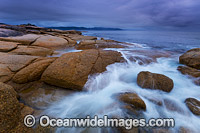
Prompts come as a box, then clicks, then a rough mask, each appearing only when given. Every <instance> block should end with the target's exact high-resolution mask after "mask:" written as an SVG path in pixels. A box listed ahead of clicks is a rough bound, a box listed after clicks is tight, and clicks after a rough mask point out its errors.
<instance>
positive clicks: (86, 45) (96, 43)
mask: <svg viewBox="0 0 200 133" xmlns="http://www.w3.org/2000/svg"><path fill="white" fill-rule="evenodd" d="M124 47H125V46H123V45H121V44H120V43H117V42H114V41H113V42H106V41H105V40H83V41H81V42H80V43H79V44H78V45H77V46H76V48H77V49H81V50H84V49H100V48H124Z"/></svg>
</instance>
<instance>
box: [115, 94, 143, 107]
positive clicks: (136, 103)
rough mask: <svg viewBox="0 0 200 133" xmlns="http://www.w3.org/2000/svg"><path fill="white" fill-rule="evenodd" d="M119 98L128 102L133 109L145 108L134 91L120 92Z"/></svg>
mask: <svg viewBox="0 0 200 133" xmlns="http://www.w3.org/2000/svg"><path fill="white" fill-rule="evenodd" d="M119 100H120V101H122V102H123V103H126V104H130V105H131V106H132V107H133V108H134V109H137V110H146V104H145V103H144V101H143V100H142V99H141V98H140V97H139V96H138V95H137V94H136V93H128V92H127V93H122V94H120V95H119Z"/></svg>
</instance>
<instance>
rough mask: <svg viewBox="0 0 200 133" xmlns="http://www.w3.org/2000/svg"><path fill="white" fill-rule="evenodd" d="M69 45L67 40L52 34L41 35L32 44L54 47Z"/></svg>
mask: <svg viewBox="0 0 200 133" xmlns="http://www.w3.org/2000/svg"><path fill="white" fill-rule="evenodd" d="M67 45H68V41H67V40H65V39H63V38H60V37H56V36H51V35H47V36H41V37H40V38H38V39H37V40H36V41H35V42H34V43H32V46H40V47H46V48H52V49H60V48H65V47H67Z"/></svg>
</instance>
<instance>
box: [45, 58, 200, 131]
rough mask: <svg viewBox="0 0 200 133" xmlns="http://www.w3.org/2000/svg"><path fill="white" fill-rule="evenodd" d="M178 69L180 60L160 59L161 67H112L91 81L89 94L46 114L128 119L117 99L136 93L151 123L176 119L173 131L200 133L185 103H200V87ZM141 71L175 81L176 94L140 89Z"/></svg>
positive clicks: (67, 100)
mask: <svg viewBox="0 0 200 133" xmlns="http://www.w3.org/2000/svg"><path fill="white" fill-rule="evenodd" d="M129 62H130V61H129ZM178 65H179V64H178V62H177V58H176V59H169V58H160V59H159V60H158V62H157V63H152V64H149V65H139V64H137V63H135V62H130V63H116V64H112V65H110V66H108V67H107V71H106V72H104V73H101V74H99V75H95V76H91V77H89V80H88V82H87V83H86V85H85V87H86V89H87V90H88V91H87V92H79V93H76V94H73V95H71V96H68V97H66V98H64V99H62V100H61V101H59V102H57V103H55V104H53V105H52V106H51V107H49V109H48V110H46V113H47V114H49V115H51V116H53V117H55V118H85V117H86V116H87V115H90V116H91V117H93V116H94V115H98V116H99V117H102V116H103V115H108V116H119V117H124V114H123V111H122V110H121V108H120V107H119V106H118V105H117V104H116V99H114V98H113V96H114V95H115V94H118V93H121V92H136V93H137V94H138V95H139V96H140V97H141V98H142V99H143V100H144V101H145V103H146V106H147V110H146V111H145V112H144V116H145V118H146V119H147V120H148V119H150V118H160V117H161V118H174V119H175V124H176V127H175V128H172V130H173V131H174V132H176V131H178V129H179V128H180V127H182V126H183V127H187V128H189V129H192V130H193V131H194V132H198V131H200V122H199V121H200V120H199V117H198V116H195V115H193V114H192V113H191V112H190V111H189V109H188V108H187V107H186V105H185V103H184V101H185V99H186V98H189V97H193V98H197V99H200V92H199V87H198V86H196V85H194V84H193V82H192V81H191V80H190V79H188V77H187V76H184V75H182V74H181V73H179V72H178V71H177V66H178ZM140 71H150V72H153V73H160V74H164V75H166V76H168V77H170V78H171V79H172V80H173V81H174V88H173V90H172V91H171V92H170V93H166V92H162V91H158V90H149V89H142V88H140V87H139V86H138V85H137V82H136V79H137V74H138V73H139V72H140ZM149 99H155V100H158V101H161V102H163V106H158V105H157V104H155V103H153V102H151V100H149ZM165 101H170V105H171V106H173V108H175V109H174V110H170V109H168V108H167V104H166V105H165V104H164V103H165ZM101 130H102V129H100V128H99V129H98V128H96V129H94V128H90V129H84V128H58V129H57V132H62V131H64V132H82V131H86V132H94V131H95V132H101ZM104 130H105V129H104ZM109 130H110V129H108V131H109ZM109 132H111V131H109Z"/></svg>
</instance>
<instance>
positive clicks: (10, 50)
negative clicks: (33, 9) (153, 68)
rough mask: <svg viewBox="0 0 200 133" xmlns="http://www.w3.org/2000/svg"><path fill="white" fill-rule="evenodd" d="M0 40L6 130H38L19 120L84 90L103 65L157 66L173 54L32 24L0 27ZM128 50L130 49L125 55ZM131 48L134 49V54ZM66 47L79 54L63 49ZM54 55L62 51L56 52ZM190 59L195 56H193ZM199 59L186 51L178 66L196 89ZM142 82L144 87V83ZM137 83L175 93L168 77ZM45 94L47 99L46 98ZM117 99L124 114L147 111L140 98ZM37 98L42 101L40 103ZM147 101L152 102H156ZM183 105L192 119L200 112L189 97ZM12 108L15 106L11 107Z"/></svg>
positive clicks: (198, 53) (143, 78) (199, 76)
mask: <svg viewBox="0 0 200 133" xmlns="http://www.w3.org/2000/svg"><path fill="white" fill-rule="evenodd" d="M12 35H13V36H12ZM16 35H17V36H16ZM0 36H6V37H0V69H1V74H0V82H2V83H1V84H0V88H1V90H2V92H3V93H2V94H1V95H2V96H6V97H9V98H8V99H7V101H5V104H4V106H5V108H6V109H7V110H5V112H4V114H3V115H5V114H6V113H7V114H10V115H12V117H13V118H15V119H14V120H15V121H16V122H17V123H14V124H13V123H12V121H13V120H10V119H8V118H6V117H3V115H1V116H0V117H2V118H3V120H4V121H6V124H7V123H9V125H8V128H7V129H6V128H3V127H2V128H3V129H4V130H5V131H7V130H8V131H18V130H19V129H20V130H21V131H31V132H32V131H33V130H36V131H37V130H40V129H32V128H31V129H29V128H27V127H25V126H24V125H23V124H22V123H21V120H22V119H23V117H24V116H25V115H27V114H33V115H39V114H40V113H41V112H42V111H44V110H45V109H46V108H47V107H48V106H49V105H50V104H49V103H51V102H56V101H59V100H60V99H61V98H63V97H66V96H68V95H70V94H73V93H77V92H82V91H85V90H84V87H85V85H86V83H88V79H89V78H88V77H90V76H92V75H97V74H100V73H103V72H105V71H107V66H109V65H111V64H115V63H116V64H120V63H124V62H128V61H127V59H128V60H129V61H131V62H132V63H137V64H139V65H141V66H146V65H148V64H151V63H155V62H157V59H158V58H161V57H163V58H169V57H172V56H173V55H175V54H176V53H173V52H168V51H162V50H161V51H159V50H151V49H150V50H149V49H148V50H146V49H142V48H141V49H137V48H138V46H137V45H134V44H131V43H125V42H119V41H115V40H106V39H104V38H100V39H97V37H93V36H83V35H82V33H81V32H80V31H75V30H67V31H66V30H55V29H48V28H42V27H37V26H34V25H19V26H13V25H5V24H3V25H2V24H0ZM130 47H131V48H132V49H130V50H129V48H130ZM134 47H135V48H136V49H133V48H134ZM70 48H71V49H74V50H75V51H76V50H77V52H71V51H69V52H66V51H64V50H63V49H66V50H67V49H70ZM126 48H127V49H126ZM104 49H122V51H123V49H125V50H124V51H128V52H127V53H129V54H126V55H122V53H120V52H119V51H117V50H116V51H113V50H104ZM58 51H61V52H60V53H57V52H58ZM56 54H57V55H58V56H57V55H56ZM191 54H192V55H196V57H192V56H191ZM54 56H57V57H54ZM124 56H125V57H126V58H127V59H126V58H124ZM199 60H200V49H193V50H189V51H188V52H186V53H184V54H183V55H181V57H180V58H179V62H180V65H181V64H184V66H180V67H178V70H179V71H180V72H181V73H182V74H186V75H190V76H189V77H188V78H191V77H192V79H194V83H195V84H196V85H199V84H200V80H199V79H200V74H199V73H200V72H199V69H200V67H199V66H200V62H199ZM146 77H154V79H152V78H150V79H146ZM151 80H153V81H155V82H157V84H156V86H153V87H152V84H151ZM146 81H147V82H146ZM163 81H166V83H164V82H163ZM143 82H146V83H144V84H142V83H143ZM137 84H138V86H140V87H141V88H148V89H153V90H154V89H156V90H159V91H161V92H162V91H164V92H167V93H169V92H171V90H173V89H174V83H173V80H171V79H170V78H169V77H167V76H165V75H162V74H158V73H151V72H141V74H138V79H137ZM5 88H7V90H6V89H5ZM8 88H9V89H8ZM7 91H10V92H7ZM10 93H11V94H12V95H10ZM45 95H50V98H47V97H46V96H45ZM118 95H119V96H118V98H116V99H120V100H119V101H117V100H116V102H119V104H122V105H123V104H125V105H128V106H126V109H124V108H123V107H121V108H122V109H123V110H127V109H128V110H129V112H132V113H133V114H134V113H135V112H134V111H135V110H137V111H136V112H137V113H139V114H141V115H143V113H144V112H145V111H146V108H147V107H146V104H145V102H144V101H143V98H141V96H140V95H138V94H136V93H128V92H125V93H122V94H118ZM130 96H131V97H132V96H133V97H136V100H135V99H129V98H130ZM38 99H42V100H44V101H38ZM19 101H20V102H19ZM129 101H131V102H129ZM150 101H155V99H151V100H150ZM159 102H160V101H159ZM161 102H162V101H161ZM10 103H13V104H10ZM141 103H142V104H141ZM185 103H186V105H185V106H187V107H188V108H189V109H190V111H191V112H192V113H193V114H194V115H197V116H198V115H199V114H200V110H197V111H196V110H195V109H196V108H199V107H200V104H199V103H200V101H198V100H197V99H194V98H191V97H188V98H187V99H185ZM194 103H195V106H192V105H191V104H194ZM196 103H197V104H196ZM9 104H10V105H9ZM156 104H158V103H157V102H156ZM162 104H166V103H165V102H162ZM10 106H13V107H11V108H10ZM169 106H170V105H169ZM12 108H13V109H15V110H12ZM130 108H131V109H130ZM169 108H170V107H169ZM16 110H17V112H15V111H16ZM133 110H134V111H133ZM141 112H142V113H141ZM4 125H5V123H4ZM38 128H40V127H38ZM10 129H12V130H10ZM139 129H140V130H143V129H141V128H139ZM145 130H146V129H145ZM145 130H144V131H145ZM152 130H157V129H152ZM158 130H159V128H158ZM169 130H170V129H169ZM2 131H3V130H2Z"/></svg>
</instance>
